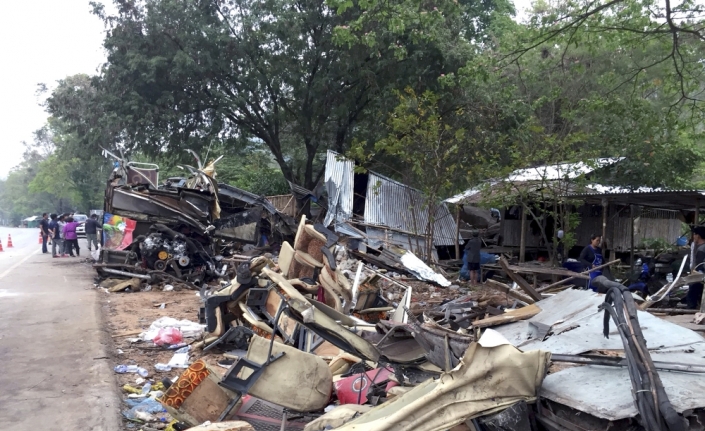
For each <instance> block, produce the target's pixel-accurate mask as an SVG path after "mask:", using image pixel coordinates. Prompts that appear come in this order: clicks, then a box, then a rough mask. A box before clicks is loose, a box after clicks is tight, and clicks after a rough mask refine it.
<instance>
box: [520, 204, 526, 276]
mask: <svg viewBox="0 0 705 431" xmlns="http://www.w3.org/2000/svg"><path fill="white" fill-rule="evenodd" d="M525 254H526V205H524V202H522V204H521V240H520V242H519V262H521V263H524V255H525Z"/></svg>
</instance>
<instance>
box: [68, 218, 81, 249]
mask: <svg viewBox="0 0 705 431" xmlns="http://www.w3.org/2000/svg"><path fill="white" fill-rule="evenodd" d="M77 227H78V223H76V222H75V221H74V220H73V217H69V218H68V219H67V220H66V226H64V238H65V240H64V242H65V244H66V248H68V250H69V256H71V257H73V249H74V248H75V249H76V256H80V255H81V249H80V248H79V247H78V235H77V234H76V228H77Z"/></svg>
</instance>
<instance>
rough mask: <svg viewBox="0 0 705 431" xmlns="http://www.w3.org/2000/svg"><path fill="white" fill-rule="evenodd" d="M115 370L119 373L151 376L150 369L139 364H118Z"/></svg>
mask: <svg viewBox="0 0 705 431" xmlns="http://www.w3.org/2000/svg"><path fill="white" fill-rule="evenodd" d="M115 372H116V373H118V374H125V373H137V374H139V375H140V376H142V377H149V371H147V370H146V369H144V368H142V367H138V366H137V365H118V366H116V367H115Z"/></svg>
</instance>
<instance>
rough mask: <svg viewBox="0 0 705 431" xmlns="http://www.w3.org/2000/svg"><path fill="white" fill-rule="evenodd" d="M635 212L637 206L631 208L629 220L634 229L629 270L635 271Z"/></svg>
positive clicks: (632, 230) (632, 229) (631, 234)
mask: <svg viewBox="0 0 705 431" xmlns="http://www.w3.org/2000/svg"><path fill="white" fill-rule="evenodd" d="M634 211H636V206H635V205H630V206H629V218H630V219H631V225H632V228H631V229H630V230H631V232H630V237H631V247H630V248H629V270H630V271H633V270H634Z"/></svg>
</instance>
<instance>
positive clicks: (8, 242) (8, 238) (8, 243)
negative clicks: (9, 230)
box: [7, 234, 12, 248]
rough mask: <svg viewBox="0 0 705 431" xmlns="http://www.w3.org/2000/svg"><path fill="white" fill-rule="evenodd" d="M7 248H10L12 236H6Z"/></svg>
mask: <svg viewBox="0 0 705 431" xmlns="http://www.w3.org/2000/svg"><path fill="white" fill-rule="evenodd" d="M7 248H12V235H10V234H7Z"/></svg>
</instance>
